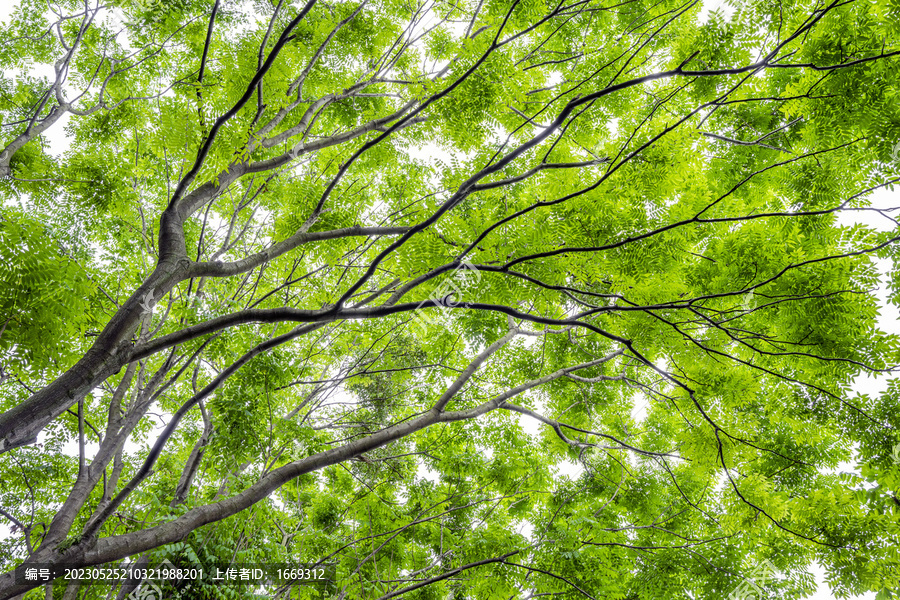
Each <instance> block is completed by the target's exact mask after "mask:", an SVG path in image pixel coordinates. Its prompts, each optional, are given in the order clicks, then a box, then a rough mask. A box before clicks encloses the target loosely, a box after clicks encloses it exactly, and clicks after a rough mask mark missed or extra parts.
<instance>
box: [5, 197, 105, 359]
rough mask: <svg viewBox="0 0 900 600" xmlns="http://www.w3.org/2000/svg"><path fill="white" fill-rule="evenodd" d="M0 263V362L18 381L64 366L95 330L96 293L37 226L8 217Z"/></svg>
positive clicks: (24, 219)
mask: <svg viewBox="0 0 900 600" xmlns="http://www.w3.org/2000/svg"><path fill="white" fill-rule="evenodd" d="M0 262H2V263H3V264H4V265H5V267H4V269H3V270H2V271H0V329H3V334H2V335H0V349H2V353H3V355H4V358H3V360H2V362H3V363H4V364H5V365H6V366H7V367H8V368H11V370H12V371H13V372H14V373H17V374H18V375H19V376H21V377H25V376H28V377H33V376H39V375H40V372H41V369H43V368H46V366H47V365H48V363H52V364H56V365H58V366H60V367H61V366H65V365H68V364H70V363H71V361H73V360H74V358H75V356H76V355H77V352H78V350H79V349H80V348H81V347H82V346H83V344H84V338H83V336H84V334H85V332H86V331H87V329H88V328H89V327H91V326H94V325H96V324H97V323H96V321H95V320H94V319H93V318H92V317H93V314H92V312H93V311H92V310H91V308H90V307H91V299H92V298H93V297H94V296H95V294H97V293H98V292H97V290H96V287H95V286H94V285H92V284H91V283H90V281H89V280H88V277H87V275H86V273H85V272H84V270H83V268H82V267H81V266H79V265H78V264H77V263H76V262H75V261H73V260H72V259H70V258H68V257H66V256H64V255H63V253H62V250H61V249H60V248H59V247H58V246H57V244H56V242H55V241H54V240H53V238H52V237H51V236H48V235H47V234H46V232H45V230H44V227H43V226H42V225H41V224H39V223H37V222H36V221H34V220H33V219H30V218H28V217H26V216H24V215H22V214H20V213H17V212H14V211H6V212H5V214H4V215H3V216H2V220H0Z"/></svg>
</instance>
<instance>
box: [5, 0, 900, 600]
mask: <svg viewBox="0 0 900 600" xmlns="http://www.w3.org/2000/svg"><path fill="white" fill-rule="evenodd" d="M717 8H718V9H721V10H722V11H723V13H724V15H725V18H726V20H727V19H728V18H729V17H730V16H731V15H732V14H733V12H734V8H733V7H732V6H729V5H728V4H726V3H725V0H706V1H705V2H704V5H703V8H702V10H701V13H700V20H701V22H705V21H706V20H707V19H708V18H709V14H710V13H711V12H712V11H713V10H715V9H717ZM12 9H13V5H12V4H11V3H0V21H4V22H6V21H7V19H8V17H9V15H10V14H11V13H12ZM51 72H52V71H51ZM64 125H65V123H64V122H62V121H60V122H58V123H57V124H55V125H54V127H52V128H51V129H50V130H49V131H48V133H47V137H48V140H49V143H50V147H51V150H52V151H53V153H54V154H56V153H58V152H60V151H62V150H64V149H65V148H66V147H68V140H67V139H66V136H65V135H64V133H63V126H64ZM898 142H900V140H898ZM872 204H873V206H878V207H888V206H898V205H900V191H894V192H889V191H887V190H880V191H878V192H876V193H874V194H873V195H872ZM839 221H840V223H841V224H851V223H854V222H858V223H865V224H867V225H869V226H872V227H875V228H878V229H881V230H886V229H890V226H891V223H890V222H888V221H887V220H885V219H883V218H878V217H876V216H874V215H872V214H859V213H853V214H843V215H841V216H840V219H839ZM878 266H879V270H880V272H881V274H882V282H881V285H880V286H879V289H878V291H877V292H876V296H877V297H878V300H879V304H880V305H881V314H880V316H879V318H878V323H879V326H880V328H881V329H883V330H884V331H887V332H890V333H894V334H900V327H898V316H900V314H898V310H897V308H896V307H894V306H892V305H889V304H887V302H886V299H887V292H888V288H887V285H886V279H885V278H886V277H887V274H888V270H889V269H890V267H891V265H890V264H889V262H888V261H885V260H882V261H878ZM887 379H888V378H886V377H877V378H869V377H861V378H859V379H857V380H856V381H855V382H854V390H855V391H857V392H860V393H868V394H871V395H876V394H878V393H879V392H881V391H882V390H884V389H885V388H886V385H887ZM635 409H636V411H638V412H639V411H641V410H643V407H638V406H636V407H635ZM521 423H522V425H523V427H525V429H526V431H529V432H531V433H535V432H536V431H537V429H538V425H537V423H535V421H534V420H533V419H529V418H527V417H524V416H523V417H521ZM153 437H154V436H153V435H152V434H151V436H150V439H151V440H152V439H153ZM131 450H132V451H133V450H137V448H136V447H134V448H131ZM73 451H74V452H73V453H77V448H76V447H75V446H74V445H73ZM88 455H89V456H90V450H89V452H88ZM847 468H848V470H849V465H848V467H847ZM579 470H580V467H578V466H576V465H574V464H571V465H567V466H566V467H565V468H563V469H562V470H561V473H560V474H563V475H566V474H567V475H570V476H572V475H576V474H577V473H578V472H579ZM419 476H420V477H421V476H426V477H429V478H430V477H433V475H432V474H431V473H428V472H427V471H426V470H425V469H424V468H423V469H421V470H420V473H419ZM7 535H9V528H8V527H7V524H6V523H0V536H3V537H5V536H7ZM813 573H814V575H815V577H816V581H817V583H818V586H819V590H818V592H817V593H816V594H814V595H813V596H811V600H833V599H834V596H833V595H832V594H831V592H830V590H829V589H828V586H827V585H825V584H824V573H823V570H822V569H821V568H820V567H818V565H816V568H814V569H813ZM725 592H726V593H727V590H726V591H725ZM856 598H862V599H865V600H872V599H874V598H875V594H874V593H871V594H866V595H864V596H858V597H856Z"/></svg>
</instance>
